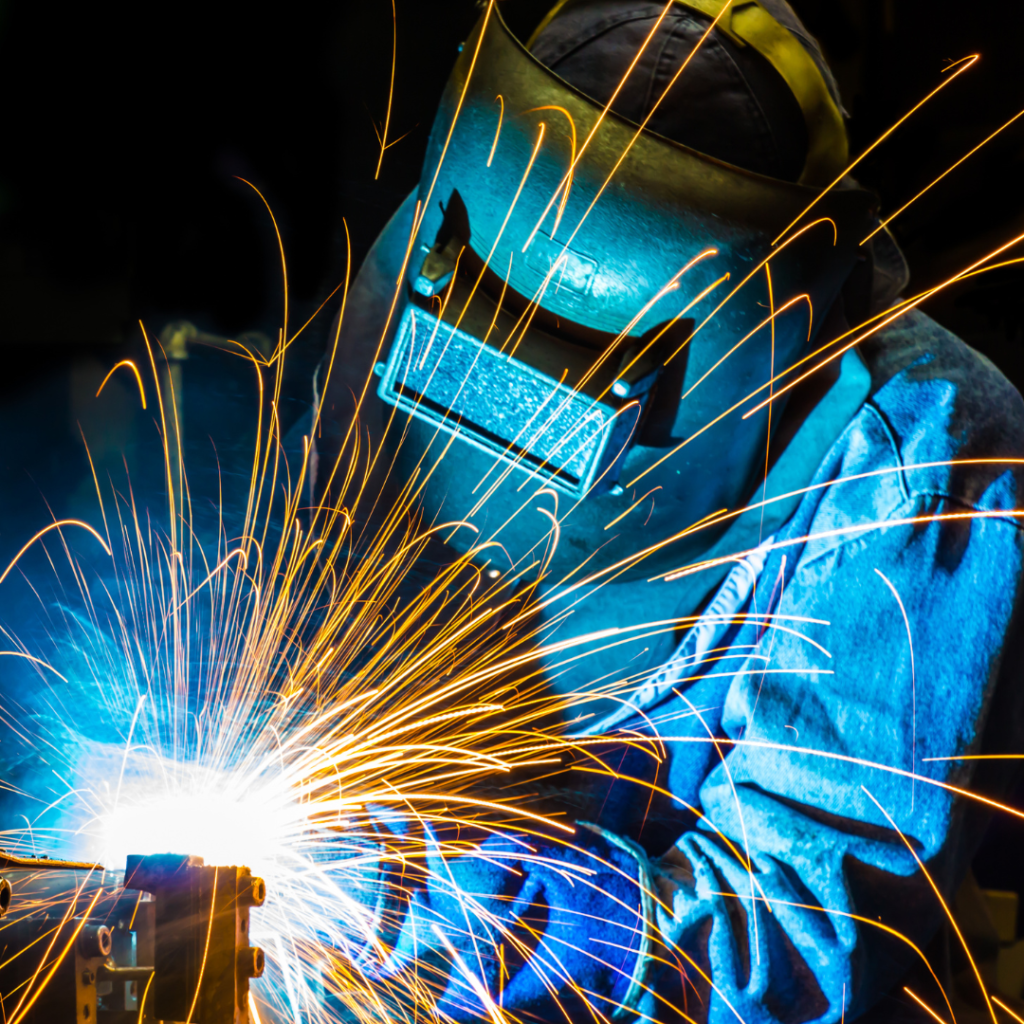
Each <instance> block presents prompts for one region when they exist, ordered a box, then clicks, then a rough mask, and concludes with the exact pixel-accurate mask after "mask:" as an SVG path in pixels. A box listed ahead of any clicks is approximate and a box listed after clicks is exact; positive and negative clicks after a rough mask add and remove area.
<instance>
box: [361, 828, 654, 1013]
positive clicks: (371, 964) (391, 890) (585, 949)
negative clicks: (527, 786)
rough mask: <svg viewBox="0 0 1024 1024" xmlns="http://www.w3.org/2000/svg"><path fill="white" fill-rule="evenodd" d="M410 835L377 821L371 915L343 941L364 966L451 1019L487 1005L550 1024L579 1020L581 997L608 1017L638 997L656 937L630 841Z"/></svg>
mask: <svg viewBox="0 0 1024 1024" xmlns="http://www.w3.org/2000/svg"><path fill="white" fill-rule="evenodd" d="M417 833H418V834H417V835H415V836H413V835H411V834H410V833H409V832H405V833H404V834H403V829H402V827H401V826H400V825H398V824H396V822H395V819H394V817H392V819H391V821H390V822H389V823H388V824H385V823H384V821H380V822H379V824H378V834H379V836H380V844H379V861H378V862H377V864H376V870H375V872H372V873H371V874H372V877H370V878H368V879H367V882H368V884H364V885H363V886H362V893H363V896H364V898H365V909H366V912H367V918H366V920H367V921H368V922H369V923H370V926H369V927H368V928H367V929H366V932H365V935H364V937H363V941H362V942H359V943H356V944H355V948H353V950H352V958H353V960H354V962H355V964H356V965H357V966H358V967H359V968H360V969H361V970H362V971H363V973H364V974H366V975H367V976H368V977H370V978H371V979H374V980H377V981H380V982H385V983H386V985H384V986H383V987H385V988H386V989H387V990H388V992H389V993H395V992H399V991H401V992H404V994H405V998H406V999H407V1001H410V1002H416V1003H419V1005H420V1006H421V1007H422V1006H424V1005H428V1006H431V1007H433V1008H435V1009H436V1010H437V1011H438V1012H439V1013H443V1014H444V1015H446V1016H449V1017H451V1018H453V1019H455V1020H459V1021H463V1020H464V1021H470V1020H473V1021H476V1020H479V1019H481V1018H485V1017H488V1016H493V1013H494V1007H495V1006H496V1005H497V1006H501V1007H503V1008H504V1009H506V1010H508V1011H512V1012H515V1013H517V1014H518V1013H519V1012H526V1013H529V1014H532V1015H534V1018H535V1019H541V1020H552V1021H554V1020H565V1019H570V1020H574V1019H580V1020H583V1019H585V1009H584V1004H585V1003H589V1004H590V1005H592V1006H594V1005H596V1006H597V1007H598V1008H599V1009H601V1010H602V1011H605V1012H607V1013H609V1014H610V1013H612V1012H614V1011H616V1010H617V1009H620V1008H623V1007H631V1006H633V1005H635V1004H636V1002H637V1001H638V1000H639V997H640V995H641V994H642V989H643V986H644V982H645V979H646V976H647V972H648V970H649V968H650V963H651V960H650V953H651V949H652V944H653V941H654V938H653V926H654V925H653V918H654V914H653V902H654V898H653V896H652V882H651V874H650V867H649V865H648V862H647V858H646V856H645V854H644V853H643V851H642V850H641V849H640V848H639V847H637V846H635V845H634V844H632V843H631V842H629V841H628V840H624V839H622V838H620V837H618V836H615V835H613V834H611V833H606V832H604V831H602V830H600V829H597V828H596V827H594V826H580V827H577V828H576V830H575V833H574V834H569V833H565V834H563V835H555V834H554V833H551V834H546V835H524V834H515V835H513V834H495V833H490V834H488V833H485V832H481V833H480V834H479V835H478V836H476V837H474V841H467V840H466V832H465V829H462V830H461V831H460V832H459V833H458V834H456V833H454V832H450V831H442V830H441V829H439V828H436V827H425V828H423V827H420V828H418V829H417ZM577 1013H579V1016H578V1017H577V1016H576V1014H577ZM566 1015H567V1017H566Z"/></svg>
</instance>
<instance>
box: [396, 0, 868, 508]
mask: <svg viewBox="0 0 1024 1024" xmlns="http://www.w3.org/2000/svg"><path fill="white" fill-rule="evenodd" d="M755 6H756V5H755ZM762 27H763V26H762ZM779 31H781V32H784V31H785V30H784V29H781V27H779ZM793 44H794V45H795V46H797V47H799V43H798V42H796V40H795V39H794V40H793ZM807 61H808V63H809V64H810V67H811V69H813V73H816V74H818V77H819V79H820V73H818V72H817V71H816V69H815V68H814V66H813V62H810V58H809V57H808V58H807ZM803 72H806V73H807V74H811V73H812V72H811V71H808V70H807V68H806V67H804V68H803ZM820 88H821V90H823V91H825V93H826V95H827V90H825V86H824V82H823V81H820ZM808 126H809V128H810V127H811V123H810V121H809V122H808ZM834 128H835V126H834V124H833V125H830V126H826V128H823V129H822V130H823V131H825V132H826V134H827V132H833V133H834ZM840 128H841V122H840ZM811 143H812V144H811V148H810V153H811V154H817V155H816V156H814V159H815V160H816V161H819V162H820V160H821V156H820V154H821V146H820V145H819V144H818V143H817V142H816V141H815V138H814V137H812V139H811ZM809 159H810V157H809ZM820 170H821V169H820V168H819V172H816V173H820ZM819 193H820V190H819V189H817V188H812V187H810V186H808V185H801V184H793V183H789V182H783V181H778V180H775V179H772V178H767V177H763V176H760V175H757V174H753V173H751V172H748V171H745V170H742V169H739V168H736V167H733V166H731V165H729V164H725V163H723V162H721V161H718V160H715V159H713V158H711V157H707V156H704V155H703V154H700V153H697V152H695V151H693V150H690V149H688V148H686V147H685V146H682V145H679V144H677V143H675V142H672V141H669V140H667V139H664V138H662V137H660V136H657V135H654V134H652V133H650V132H647V131H641V130H640V129H639V127H638V126H637V125H634V124H632V123H630V122H628V121H626V120H624V119H622V118H619V117H617V116H615V115H614V114H612V113H609V112H608V111H607V110H606V109H605V108H604V107H602V106H599V105H598V104H596V103H594V102H593V101H592V100H590V99H588V98H587V97H586V96H584V95H582V94H581V93H579V92H577V91H576V90H575V89H573V88H572V87H571V86H569V85H568V84H567V83H565V82H564V81H562V80H561V79H560V78H558V77H557V76H556V75H555V74H553V73H552V72H551V71H550V70H548V69H547V68H545V67H544V66H543V65H541V64H540V63H538V62H537V61H536V60H535V59H534V58H533V57H532V56H531V55H530V54H529V52H528V51H527V50H526V49H525V48H524V47H523V46H522V45H521V44H520V43H519V42H518V41H516V40H515V39H514V38H513V37H512V36H511V34H510V33H509V31H508V30H507V28H506V27H505V25H504V23H503V22H502V20H501V17H500V15H499V14H498V12H497V9H496V7H495V6H494V5H493V4H492V5H491V6H490V7H489V8H488V10H487V12H486V13H485V15H484V16H483V17H482V19H481V21H480V22H479V24H478V25H477V27H476V29H475V30H474V32H473V34H472V36H471V37H470V39H469V40H468V41H467V42H466V44H465V46H464V49H463V52H462V54H461V57H460V59H459V61H458V63H457V64H456V67H455V70H454V72H453V74H452V77H451V79H450V80H449V83H448V87H447V89H446V91H445V94H444V97H443V100H442V103H441V106H440V109H439V112H438V116H437V120H436V122H435V125H434V130H433V133H432V136H431V140H430V145H429V148H428V153H427V157H426V161H425V165H424V173H423V177H422V181H421V186H420V193H419V198H420V203H421V207H420V209H421V219H420V222H419V224H418V227H417V232H416V237H415V239H414V240H413V245H412V249H411V257H410V261H409V273H408V280H407V289H408V293H407V304H406V306H405V308H404V311H403V314H402V315H401V317H400V320H399V325H398V329H397V333H396V335H395V338H394V342H393V345H392V348H391V351H390V355H389V358H388V360H387V363H386V364H382V365H381V366H379V367H378V373H379V374H380V376H381V378H382V379H381V382H380V387H379V389H378V393H379V394H380V397H381V398H382V399H383V400H384V401H385V402H388V403H390V404H392V405H395V406H398V407H399V408H400V409H403V410H406V411H407V412H409V413H411V414H412V415H413V416H415V417H417V418H418V419H420V420H423V421H426V422H428V423H431V424H434V425H435V426H436V427H438V428H440V429H441V430H443V431H446V432H448V433H451V434H455V435H456V436H457V438H458V439H459V440H461V441H464V442H466V443H469V444H471V445H473V446H474V447H476V448H478V449H483V450H485V451H488V452H491V453H493V454H494V455H495V456H496V457H497V458H498V459H499V460H501V461H503V462H505V463H506V464H508V465H510V466H513V467H515V469H516V470H519V471H525V472H526V473H528V474H530V475H532V476H535V477H538V478H540V479H542V480H544V481H545V482H549V483H550V484H552V485H553V486H555V487H556V488H558V489H559V490H562V491H565V492H568V493H570V494H572V495H575V496H577V497H581V496H583V495H585V494H588V493H591V494H594V493H601V492H604V491H609V490H610V491H613V492H614V491H615V490H616V486H617V479H618V474H619V471H620V469H621V467H622V465H623V463H624V460H625V459H626V457H627V456H628V455H629V453H630V450H631V449H633V448H635V447H636V446H638V445H639V446H640V447H642V448H649V449H651V450H652V451H657V449H659V448H663V447H665V446H666V445H668V444H672V443H675V441H676V440H678V439H679V438H680V437H685V436H688V434H689V433H691V432H692V431H693V430H696V429H699V426H700V425H701V424H702V423H704V422H706V419H707V414H708V409H709V408H718V409H721V408H727V407H728V404H729V403H731V402H732V401H733V400H734V398H735V397H736V396H738V397H739V398H742V396H743V394H745V393H747V392H749V391H750V390H752V389H755V388H757V387H758V386H759V385H761V384H763V383H764V382H765V380H766V377H767V375H770V373H771V370H772V369H774V371H775V372H778V371H779V370H781V369H784V368H785V366H787V365H788V364H789V363H790V362H791V361H792V359H793V358H794V356H795V355H796V354H797V353H798V352H799V351H800V350H801V349H802V348H803V347H804V346H805V345H806V343H807V341H808V338H809V337H810V336H811V335H812V334H813V331H814V329H815V328H816V327H817V324H818V322H819V321H820V319H821V317H822V315H823V314H824V312H825V311H826V310H827V309H828V307H829V306H830V305H831V303H832V301H833V300H834V298H835V296H836V294H837V292H838V290H839V288H840V286H841V285H842V282H843V281H844V280H845V278H846V277H847V275H848V274H849V272H850V270H851V268H852V266H853V264H854V262H855V260H856V258H857V252H858V248H859V242H860V240H861V239H862V238H864V236H865V235H867V234H868V232H869V231H870V224H871V218H872V207H873V197H872V196H870V195H869V194H868V193H866V192H863V191H860V190H855V189H844V190H833V191H830V192H828V193H826V194H824V195H820V194H819ZM815 200H817V201H816V202H815ZM812 203H814V207H813V210H811V212H810V213H808V214H806V215H804V216H803V218H802V220H801V216H802V215H803V214H804V211H805V210H806V209H807V208H808V207H809V206H811V204H812ZM812 221H818V222H819V223H817V224H815V225H814V226H813V227H810V228H809V229H808V230H806V231H804V232H803V233H802V234H800V233H799V226H800V225H802V224H810V223H811V222H812ZM794 223H796V224H797V227H796V228H791V230H790V231H789V235H787V236H786V237H785V238H783V239H782V241H781V242H779V243H778V244H775V245H773V242H774V241H775V240H776V239H778V238H779V236H780V235H781V234H782V233H783V232H784V231H786V229H787V228H788V227H790V226H791V225H793V224H794ZM794 234H796V236H797V237H796V238H795V240H790V241H786V238H791V237H792V236H793V235H794ZM798 296H800V298H798ZM726 300H728V301H726ZM791 300H795V301H791ZM787 303H789V304H790V305H791V306H792V308H791V309H788V311H787V312H785V313H784V314H780V315H779V316H778V317H777V318H776V319H775V321H774V330H772V328H771V324H770V320H771V314H772V311H773V310H779V309H781V308H783V307H785V306H786V305H787ZM769 338H770V345H771V365H770V367H769V366H768V365H767V363H766V359H767V357H766V354H765V353H766V351H767V346H768V344H769ZM744 339H749V340H747V341H744ZM741 342H742V343H741ZM723 360H725V362H724V363H723ZM722 366H724V369H719V368H720V367H722ZM705 380H706V381H707V382H708V383H707V386H705V385H704V384H703V383H701V382H703V381H705ZM696 384H701V387H702V388H703V389H704V390H703V391H702V392H701V393H700V396H699V398H695V399H694V400H692V401H689V402H681V401H680V398H681V396H682V395H683V394H684V393H686V392H687V390H688V389H691V390H694V389H693V388H691V385H696ZM694 395H695V396H697V391H696V390H694ZM691 421H692V422H691ZM733 457H735V456H733ZM652 458H653V456H652ZM723 468H724V467H723Z"/></svg>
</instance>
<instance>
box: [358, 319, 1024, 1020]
mask: <svg viewBox="0 0 1024 1024" xmlns="http://www.w3.org/2000/svg"><path fill="white" fill-rule="evenodd" d="M862 356H863V359H864V363H865V365H866V366H867V369H868V371H869V372H870V374H871V382H870V387H869V389H868V391H869V393H868V397H867V398H866V400H864V401H863V403H862V404H861V405H860V407H859V409H858V410H857V411H856V412H855V414H854V415H853V417H852V419H850V420H849V422H848V423H847V425H846V427H845V429H843V430H842V432H841V433H840V435H839V436H838V438H837V439H836V440H835V441H834V443H833V444H832V445H831V447H830V448H829V449H828V450H827V453H826V454H825V456H824V458H823V459H822V460H821V462H820V464H819V466H818V469H817V472H816V473H815V474H814V477H813V479H812V481H811V484H810V486H809V488H808V489H807V491H806V493H805V494H804V495H803V496H802V498H801V499H800V500H799V501H798V503H797V505H796V508H795V511H793V513H792V515H790V516H789V518H788V519H787V520H786V521H785V523H784V524H782V525H781V526H780V527H779V528H778V529H777V530H776V531H775V532H774V534H773V535H772V536H771V537H770V538H766V539H765V541H764V542H763V543H761V544H759V545H757V546H756V547H754V548H751V549H748V550H747V551H745V552H738V553H737V557H736V558H735V559H734V560H733V562H732V563H731V564H732V569H731V571H730V572H729V575H728V577H727V578H726V580H725V582H724V583H722V585H721V587H720V588H719V590H718V591H717V593H716V595H715V596H714V598H713V599H712V601H711V602H710V604H708V605H707V607H706V609H705V610H704V612H703V614H702V617H701V619H700V621H699V622H698V623H697V624H696V625H695V626H694V627H693V628H692V629H690V630H689V631H688V632H687V633H686V634H685V635H684V636H683V637H682V639H681V642H680V644H679V646H678V648H677V649H676V651H675V652H674V654H673V655H672V657H671V658H670V659H669V660H668V661H667V662H666V663H665V664H663V665H661V666H660V667H659V668H658V669H657V670H655V671H654V672H652V673H650V674H649V675H648V676H647V677H646V678H645V680H644V681H643V683H642V684H641V685H640V686H638V687H636V688H635V690H634V691H633V692H632V693H631V695H629V697H628V700H627V703H626V704H624V705H623V706H622V710H620V711H618V712H616V713H614V714H612V715H610V716H606V717H605V718H604V719H603V721H599V722H593V721H591V722H589V723H586V724H585V725H584V726H581V727H579V734H580V735H581V736H583V735H586V736H588V737H590V738H594V737H597V736H604V737H606V738H607V740H608V742H609V743H613V742H617V741H633V742H634V745H635V744H636V743H644V742H649V741H651V742H653V741H654V740H656V741H657V744H658V750H659V751H660V757H661V763H660V765H659V768H658V776H657V778H658V782H657V785H658V787H659V789H661V790H662V791H663V795H664V794H666V793H667V794H670V796H671V798H672V800H673V801H674V802H675V804H676V805H677V806H678V807H679V808H680V809H681V813H682V814H683V818H681V819H680V820H681V821H683V822H684V827H683V830H682V834H681V835H679V837H678V839H677V840H676V842H675V848H674V850H673V851H671V852H670V854H669V855H667V856H665V857H661V858H658V857H650V856H649V855H648V854H647V853H645V852H644V850H643V849H642V847H641V846H640V845H639V844H638V843H637V841H636V839H637V837H636V836H635V835H630V834H628V832H624V831H623V821H625V817H623V816H622V815H621V814H620V813H619V812H618V811H617V810H616V808H617V807H621V806H622V804H623V801H622V800H618V801H617V800H616V799H614V798H612V797H613V796H614V794H612V797H610V798H609V799H608V800H607V801H606V802H605V805H604V806H605V812H604V813H603V814H601V815H599V816H598V817H597V820H596V821H594V822H592V823H591V824H589V825H587V826H583V825H580V827H579V828H578V829H577V833H576V835H575V836H574V837H572V838H571V839H569V840H568V841H566V840H565V839H564V838H563V839H559V840H557V841H556V840H554V839H552V840H550V841H549V840H545V839H544V838H542V837H540V838H539V837H537V836H518V837H517V836H509V835H501V836H498V835H495V836H491V837H489V838H484V839H482V841H481V842H480V843H479V844H478V845H477V847H476V849H475V851H472V852H469V853H466V854H465V855H463V856H460V857H455V858H451V857H448V858H441V857H440V856H439V857H438V860H437V864H436V865H435V867H436V868H437V870H436V871H434V872H431V875H432V876H433V877H432V880H431V881H430V882H429V883H425V884H424V885H423V886H422V888H420V889H417V890H415V891H414V892H413V894H412V896H411V897H410V898H409V900H408V901H407V903H406V904H404V905H403V906H402V907H401V908H397V909H396V907H394V906H392V907H391V908H390V910H387V911H386V912H385V911H382V910H381V908H380V907H378V915H377V917H376V918H374V920H377V921H382V920H383V919H384V918H385V917H388V914H389V913H390V915H391V916H390V918H389V921H390V923H389V925H388V928H387V936H386V938H385V939H381V938H380V936H378V937H377V940H375V943H371V945H374V950H373V952H372V955H371V954H370V953H368V952H366V951H364V952H363V953H357V954H356V955H361V956H362V957H363V966H364V969H365V970H366V971H367V972H368V974H369V975H370V976H371V977H376V978H378V979H380V980H382V981H387V982H388V987H389V990H390V991H397V989H398V988H400V984H396V983H400V981H401V979H402V978H403V977H408V976H409V974H410V972H413V971H416V970H419V971H420V974H419V975H418V977H420V979H421V980H422V978H423V976H424V975H423V973H422V972H423V968H422V966H421V967H419V968H417V967H416V965H417V964H420V965H422V964H429V965H431V966H430V969H429V971H427V974H429V976H430V979H431V980H430V987H431V991H432V992H433V993H434V995H433V997H432V998H433V999H435V1000H436V1005H437V1008H438V1009H439V1010H440V1011H442V1012H443V1013H445V1014H448V1015H450V1016H451V1017H452V1018H453V1019H455V1020H467V1021H468V1020H477V1019H481V1020H482V1019H485V1018H488V1019H496V1018H495V1014H496V1013H506V1014H511V1015H512V1016H513V1017H514V1018H515V1019H518V1020H522V1021H528V1020H540V1021H557V1020H568V1021H571V1022H576V1021H583V1020H601V1019H602V1016H601V1015H603V1017H604V1018H608V1017H611V1018H614V1019H636V1020H643V1019H648V1020H650V1019H653V1020H657V1021H674V1020H683V1019H689V1020H691V1021H693V1020H699V1021H704V1020H707V1021H709V1022H713V1024H718V1022H725V1021H733V1020H736V1021H744V1022H746V1024H773V1022H775V1021H779V1022H786V1024H789V1022H803V1021H812V1020H813V1021H822V1022H833V1021H840V1020H842V1019H843V1018H844V1016H845V1018H846V1019H852V1018H854V1017H856V1016H858V1015H860V1014H863V1013H865V1011H867V1010H869V1009H870V1008H871V1007H872V1006H874V1005H875V1004H876V1003H877V1002H878V1000H879V999H880V997H881V996H883V994H885V993H886V992H888V991H889V990H891V989H892V988H893V986H894V985H895V984H896V983H897V982H898V981H900V979H901V978H903V977H904V976H905V975H906V974H907V972H908V970H911V969H913V968H914V966H915V965H918V966H921V965H922V963H923V955H924V954H923V952H922V951H923V949H924V947H925V946H926V945H927V943H928V942H929V940H930V939H931V937H932V936H933V935H934V933H935V932H936V930H937V928H938V927H939V925H940V923H941V922H942V920H943V919H944V916H945V915H944V910H943V905H942V902H941V899H940V896H941V897H942V899H946V900H949V898H950V897H951V894H952V893H953V891H954V890H955V889H956V887H957V886H958V885H959V883H960V881H961V879H962V878H963V875H964V873H965V871H966V870H967V867H968V865H969V862H970V859H971V857H972V855H973V852H974V850H975V849H976V847H977V844H978V842H979V840H980V838H981V834H982V832H983V829H984V824H985V821H986V815H987V813H988V808H987V807H986V805H985V804H984V802H983V801H982V800H979V799H978V798H977V797H978V796H983V797H988V798H994V799H999V798H1000V797H1005V794H1006V792H1007V789H1008V787H1009V785H1010V783H1011V775H1012V773H1011V772H1010V771H1009V770H1008V768H1007V766H1008V765H1009V764H1012V762H1007V761H995V760H970V759H968V760H963V758H964V757H968V758H970V757H972V756H974V755H979V754H993V753H997V754H1007V753H1019V752H1020V751H1021V749H1022V739H1024V730H1022V729H1021V727H1020V723H1021V721H1022V718H1021V691H1022V687H1021V685H1020V666H1021V655H1020V640H1019V633H1020V630H1019V625H1018V622H1017V619H1018V616H1019V605H1020V601H1019V591H1020V579H1021V560H1022V534H1021V519H1020V515H1021V513H1019V512H1018V511H1017V509H1018V507H1019V503H1020V499H1019V497H1018V490H1019V487H1020V483H1021V466H1020V465H1018V464H1016V463H1014V462H1013V460H1014V459H1020V458H1021V457H1022V456H1024V404H1022V402H1021V398H1020V396H1019V395H1018V394H1017V392H1016V391H1015V390H1014V389H1013V388H1012V387H1011V386H1010V385H1009V383H1008V382H1007V381H1006V380H1005V379H1004V378H1003V377H1002V376H1001V375H1000V373H999V372H998V371H997V370H996V369H995V367H994V366H992V364H991V363H989V362H988V361H987V360H986V359H985V358H984V357H982V356H980V355H979V354H977V353H976V352H974V351H973V350H971V349H970V348H968V347H967V346H966V345H964V344H963V343H962V342H960V341H959V340H958V339H956V338H955V337H953V336H952V335H951V334H949V333H948V332H947V331H945V330H943V329H942V328H941V327H939V326H938V325H937V324H935V323H934V322H933V321H931V320H930V319H928V317H926V316H925V315H924V314H922V313H920V312H917V311H910V312H907V313H905V314H904V315H903V316H901V317H899V318H898V319H896V320H895V321H894V322H893V323H892V324H891V325H890V326H888V327H887V328H886V329H884V330H883V331H881V332H879V333H878V334H877V335H876V336H875V337H873V338H872V339H870V340H869V341H868V342H866V343H865V344H864V345H863V348H862ZM631 749H632V748H631ZM616 785H620V783H616ZM621 785H622V786H626V787H628V786H629V783H628V780H624V781H623V782H621ZM626 792H627V796H628V799H627V801H626V802H627V803H628V802H634V803H635V801H636V800H637V799H639V798H638V797H637V795H636V793H635V792H632V793H631V795H630V791H629V790H628V788H627V790H626ZM970 794H973V795H970ZM386 818H387V816H386V815H384V814H383V813H382V816H381V820H380V828H381V830H382V832H384V833H386V832H387V831H388V830H389V829H391V828H392V827H394V826H392V825H390V824H389V823H388V821H387V820H386ZM439 848H440V847H439ZM379 888H380V887H378V891H379ZM381 899H383V897H381ZM368 948H369V946H367V949H368ZM928 998H931V997H928ZM934 998H937V999H940V1000H941V996H938V995H936V996H934ZM979 998H980V997H979ZM934 1005H935V1008H936V1009H937V1010H939V1009H940V1008H941V1009H942V1013H943V1014H945V1009H944V1005H943V1004H941V1002H940V1003H938V1004H934Z"/></svg>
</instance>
